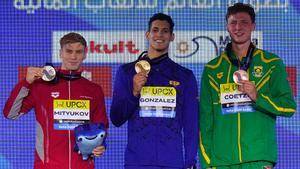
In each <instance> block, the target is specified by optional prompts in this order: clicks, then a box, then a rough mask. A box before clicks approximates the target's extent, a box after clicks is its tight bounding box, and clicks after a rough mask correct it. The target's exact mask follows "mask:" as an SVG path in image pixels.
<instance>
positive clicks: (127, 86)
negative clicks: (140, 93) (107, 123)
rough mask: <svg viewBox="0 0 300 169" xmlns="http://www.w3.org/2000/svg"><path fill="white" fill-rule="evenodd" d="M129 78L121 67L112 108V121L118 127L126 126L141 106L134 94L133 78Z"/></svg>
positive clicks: (117, 75) (115, 83)
mask: <svg viewBox="0 0 300 169" xmlns="http://www.w3.org/2000/svg"><path fill="white" fill-rule="evenodd" d="M129 77H130V76H129V75H128V74H126V73H125V72H124V70H123V67H122V66H121V67H120V68H119V70H118V71H117V74H116V79H115V82H114V90H113V99H112V104H111V108H110V119H111V121H112V123H113V124H114V125H115V126H117V127H120V126H121V125H122V124H124V123H125V122H126V121H127V120H128V119H129V118H130V117H131V115H132V114H133V113H134V112H135V111H136V110H137V109H138V105H139V98H138V97H135V96H134V95H133V93H132V78H129Z"/></svg>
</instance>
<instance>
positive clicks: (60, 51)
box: [59, 49, 63, 58]
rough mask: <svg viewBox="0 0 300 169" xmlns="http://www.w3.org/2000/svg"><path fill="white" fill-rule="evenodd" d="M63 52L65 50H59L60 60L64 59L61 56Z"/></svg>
mask: <svg viewBox="0 0 300 169" xmlns="http://www.w3.org/2000/svg"><path fill="white" fill-rule="evenodd" d="M62 50H63V49H59V58H61V57H62V56H61V55H62Z"/></svg>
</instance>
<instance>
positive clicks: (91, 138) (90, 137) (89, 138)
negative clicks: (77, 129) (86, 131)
mask: <svg viewBox="0 0 300 169" xmlns="http://www.w3.org/2000/svg"><path fill="white" fill-rule="evenodd" d="M96 137H97V136H89V137H87V136H85V138H86V139H87V140H94V139H95V138H96Z"/></svg>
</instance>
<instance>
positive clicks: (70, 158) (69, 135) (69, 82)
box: [68, 71, 72, 169]
mask: <svg viewBox="0 0 300 169" xmlns="http://www.w3.org/2000/svg"><path fill="white" fill-rule="evenodd" d="M70 74H71V71H70ZM68 90H69V91H68V92H69V100H70V99H71V81H70V80H69V81H68ZM68 137H69V138H68V140H69V169H71V168H72V157H71V155H72V154H71V153H72V152H71V131H70V130H68Z"/></svg>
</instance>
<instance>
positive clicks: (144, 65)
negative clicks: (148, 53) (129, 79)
mask: <svg viewBox="0 0 300 169" xmlns="http://www.w3.org/2000/svg"><path fill="white" fill-rule="evenodd" d="M134 68H135V71H136V73H140V72H145V73H146V74H148V73H149V72H150V69H151V66H150V64H149V62H147V61H145V60H140V61H138V62H136V64H135V65H134Z"/></svg>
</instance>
